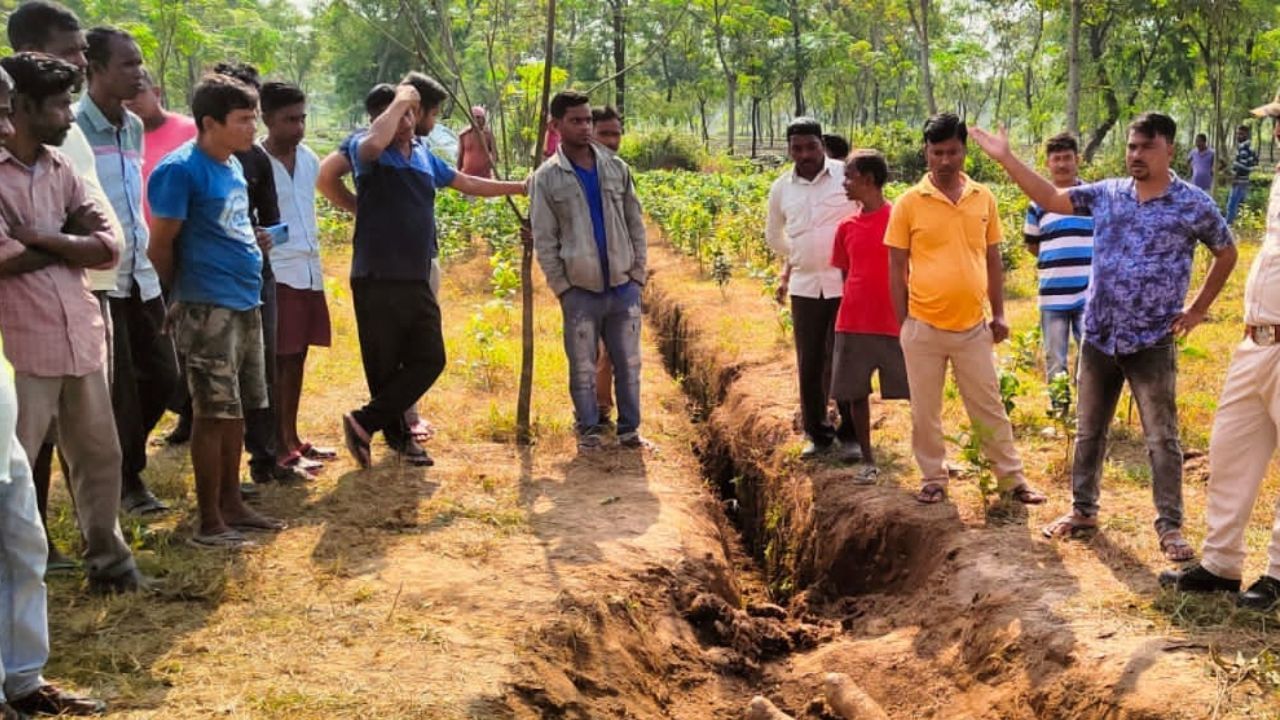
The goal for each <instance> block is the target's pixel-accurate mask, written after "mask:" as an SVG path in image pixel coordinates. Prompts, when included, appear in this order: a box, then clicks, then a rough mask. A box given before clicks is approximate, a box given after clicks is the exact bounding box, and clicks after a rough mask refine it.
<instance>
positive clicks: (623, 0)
mask: <svg viewBox="0 0 1280 720" xmlns="http://www.w3.org/2000/svg"><path fill="white" fill-rule="evenodd" d="M609 4H610V5H611V6H613V71H614V72H615V73H617V76H616V77H614V79H613V94H614V98H613V104H614V106H615V107H617V108H618V114H619V115H621V116H623V117H624V118H625V117H626V116H627V110H626V108H627V73H626V69H627V19H626V13H625V10H626V5H627V0H609Z"/></svg>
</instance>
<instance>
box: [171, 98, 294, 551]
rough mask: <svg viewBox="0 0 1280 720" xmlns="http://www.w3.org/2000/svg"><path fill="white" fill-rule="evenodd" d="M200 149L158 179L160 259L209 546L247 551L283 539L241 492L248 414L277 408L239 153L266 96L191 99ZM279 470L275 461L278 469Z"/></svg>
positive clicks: (181, 155) (203, 538) (202, 535)
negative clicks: (261, 538)
mask: <svg viewBox="0 0 1280 720" xmlns="http://www.w3.org/2000/svg"><path fill="white" fill-rule="evenodd" d="M191 113H192V115H193V116H194V117H195V120H196V123H197V125H199V127H200V134H199V136H198V137H197V138H196V140H195V141H193V142H190V143H187V144H186V145H183V146H182V147H181V148H179V149H177V150H175V151H174V152H172V153H170V154H169V156H168V157H166V158H165V159H164V160H162V161H160V164H159V165H158V166H156V169H155V172H153V173H152V176H151V180H152V182H151V184H150V187H149V188H148V191H147V194H148V197H150V199H151V212H152V219H151V260H152V262H154V263H155V267H156V270H157V271H158V272H159V273H160V279H161V280H162V281H165V282H166V284H168V285H169V286H170V287H171V288H173V291H172V297H173V303H174V306H175V307H174V309H173V310H172V312H171V316H172V317H171V321H170V326H171V330H170V332H171V333H172V334H173V336H174V341H175V343H176V344H177V347H178V352H179V354H180V355H181V357H182V361H183V364H184V369H185V371H186V377H187V387H188V390H189V391H190V395H191V408H192V428H191V464H192V467H193V469H194V470H195V476H196V500H197V502H198V504H199V507H200V522H199V527H198V529H197V531H196V534H195V536H194V537H193V538H192V542H193V543H194V544H195V545H197V546H199V547H208V548H232V549H234V548H240V547H244V546H246V545H251V544H252V542H251V541H250V540H249V539H248V538H247V537H246V536H245V535H244V531H268V532H273V531H278V530H281V529H283V528H284V523H282V522H280V521H278V520H275V519H272V518H268V517H265V516H263V515H260V514H259V513H257V512H255V511H253V510H251V509H250V508H249V507H248V506H247V505H245V504H244V501H243V499H242V498H241V494H240V454H241V451H242V449H243V447H244V445H243V443H244V437H245V428H244V426H245V413H246V411H250V410H254V409H261V408H264V407H266V405H267V380H266V369H265V368H264V367H263V365H264V360H265V357H264V352H263V347H262V346H263V338H262V315H261V309H260V308H261V305H262V251H261V249H260V248H259V245H260V243H262V242H263V241H262V240H261V239H260V238H259V237H257V235H258V234H261V233H262V232H263V231H261V230H257V231H256V232H255V229H254V226H253V222H252V221H251V220H250V217H249V191H248V183H247V182H246V181H245V178H244V173H243V172H241V169H240V161H239V160H237V159H236V157H235V154H236V153H237V152H246V151H248V150H249V148H251V147H252V146H253V138H254V133H255V132H256V130H257V119H258V94H257V92H255V91H254V90H253V89H252V88H250V87H249V86H247V85H245V84H244V83H241V82H240V81H238V80H236V79H234V78H230V77H226V76H224V75H209V76H207V77H205V78H204V79H203V80H202V81H201V82H200V84H199V85H197V86H196V88H195V91H194V92H193V93H192V96H191ZM273 462H274V460H273Z"/></svg>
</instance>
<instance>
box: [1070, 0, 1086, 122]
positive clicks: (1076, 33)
mask: <svg viewBox="0 0 1280 720" xmlns="http://www.w3.org/2000/svg"><path fill="white" fill-rule="evenodd" d="M1081 2H1083V0H1067V3H1068V5H1069V6H1070V8H1069V15H1070V20H1069V29H1068V31H1067V132H1070V133H1072V134H1073V135H1079V134H1080V10H1081V8H1080V3H1081Z"/></svg>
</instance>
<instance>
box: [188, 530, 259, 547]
mask: <svg viewBox="0 0 1280 720" xmlns="http://www.w3.org/2000/svg"><path fill="white" fill-rule="evenodd" d="M191 544H192V545H194V546H195V547H198V548H205V549H209V550H239V549H241V548H246V547H253V546H254V545H255V543H254V542H253V541H252V540H250V539H249V538H247V537H245V536H244V535H241V534H240V533H238V532H236V531H235V530H224V531H223V532H220V533H213V534H210V535H204V534H201V533H196V534H195V535H192V536H191Z"/></svg>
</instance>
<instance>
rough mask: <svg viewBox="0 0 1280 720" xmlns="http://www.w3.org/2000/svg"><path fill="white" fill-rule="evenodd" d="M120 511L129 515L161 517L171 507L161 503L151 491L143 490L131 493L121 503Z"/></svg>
mask: <svg viewBox="0 0 1280 720" xmlns="http://www.w3.org/2000/svg"><path fill="white" fill-rule="evenodd" d="M120 509H121V510H123V511H124V512H125V514H127V515H132V516H134V517H146V516H148V515H160V514H162V513H166V512H168V511H169V506H168V505H166V504H164V503H163V502H161V500H160V498H158V497H156V496H155V495H154V494H153V493H152V492H151V491H150V490H147V489H143V490H140V491H138V492H136V493H131V494H129V495H128V496H126V497H125V498H124V499H123V500H121V501H120Z"/></svg>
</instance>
